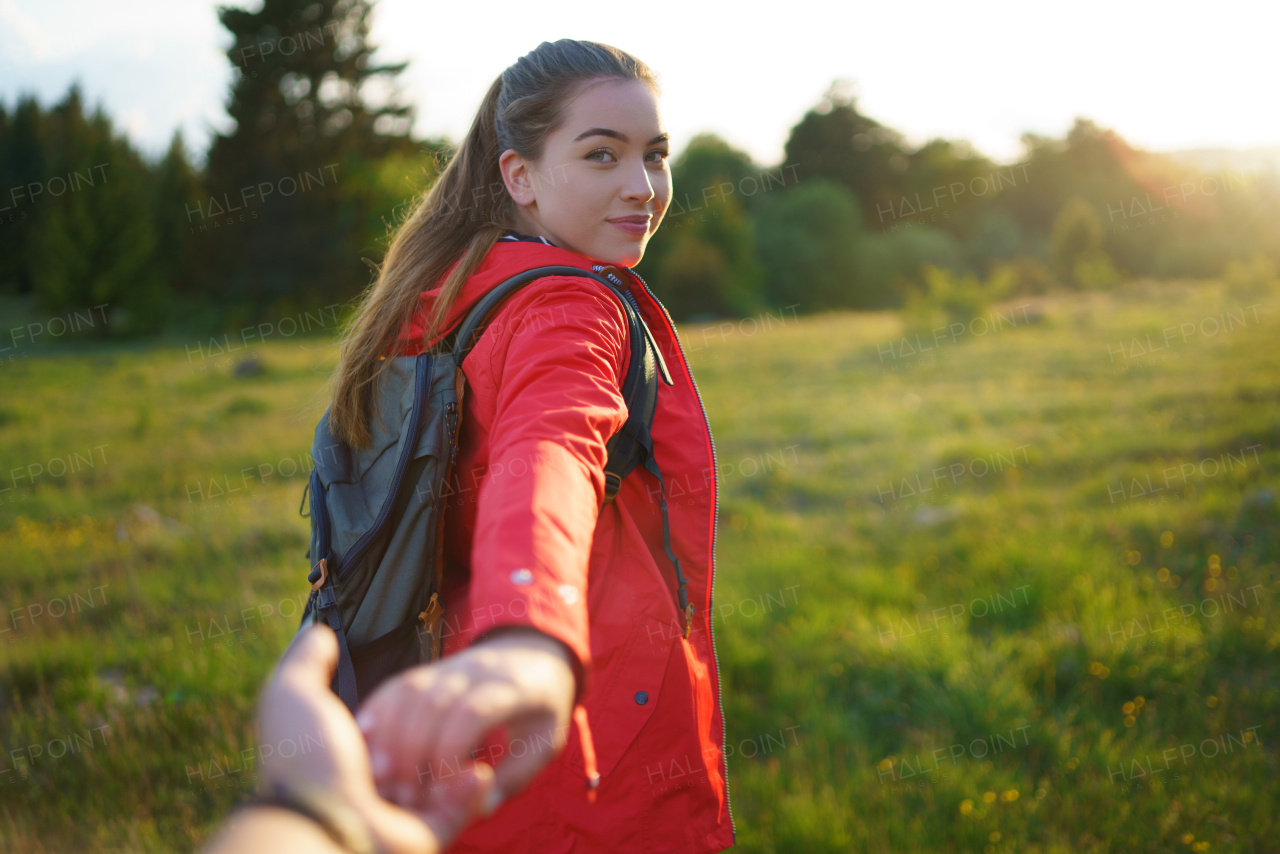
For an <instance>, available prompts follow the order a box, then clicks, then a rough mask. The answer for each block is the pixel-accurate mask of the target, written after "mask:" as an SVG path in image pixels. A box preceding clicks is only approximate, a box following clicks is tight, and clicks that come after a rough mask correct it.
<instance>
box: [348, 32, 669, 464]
mask: <svg viewBox="0 0 1280 854" xmlns="http://www.w3.org/2000/svg"><path fill="white" fill-rule="evenodd" d="M601 79H605V80H608V79H621V80H643V81H644V82H646V83H647V84H649V85H650V86H652V87H653V88H654V89H655V91H656V89H657V79H656V78H655V76H654V74H653V72H652V71H650V70H649V67H648V66H647V65H645V64H644V63H643V62H641V61H640V60H638V59H636V58H635V57H634V56H631V55H630V54H629V53H626V52H625V51H621V50H618V49H617V48H615V47H610V46H609V45H604V44H599V43H597V42H589V41H576V40H573V39H560V40H559V41H555V42H543V43H542V44H540V45H538V47H537V48H536V49H535V50H533V51H530V52H529V53H527V54H525V55H524V56H522V57H521V58H520V59H519V60H518V61H517V62H516V63H515V64H514V65H512V66H511V67H510V68H508V69H507V70H506V71H504V72H502V74H501V75H499V76H498V79H497V80H494V81H493V85H491V86H490V87H489V91H488V93H487V94H486V95H485V96H484V101H483V102H481V104H480V109H479V111H478V112H477V113H476V117H475V120H474V121H473V122H472V123H471V129H470V130H469V131H467V136H466V139H464V140H463V141H462V145H461V146H460V147H459V149H458V151H457V153H456V154H455V155H454V157H453V159H452V160H450V162H449V164H448V166H446V167H445V169H444V172H443V173H442V174H441V175H440V177H439V179H438V180H437V181H436V183H435V185H434V186H432V188H431V190H430V191H429V192H428V193H427V195H426V197H425V198H424V199H423V201H422V203H421V204H419V205H418V207H417V209H416V210H414V211H413V213H412V214H410V215H409V217H408V218H407V219H405V221H404V222H403V223H402V224H401V225H400V226H398V227H397V228H396V230H395V233H394V235H393V237H392V239H391V245H390V247H389V248H388V250H387V255H386V258H385V259H384V260H383V262H382V265H381V266H380V268H379V270H378V278H377V280H376V281H375V282H374V283H373V284H372V285H371V286H370V287H369V288H368V290H366V291H365V292H364V294H363V295H362V296H361V297H360V300H359V302H358V309H357V311H356V313H355V315H354V317H353V319H352V320H351V322H350V324H349V325H348V327H347V330H346V333H345V335H344V340H343V344H342V355H341V361H340V363H339V365H338V369H337V371H336V372H335V374H334V376H335V381H334V388H333V404H332V407H331V409H330V411H329V429H330V430H331V431H332V433H333V435H334V436H335V437H337V438H338V439H339V440H341V441H343V442H346V443H347V444H348V445H350V446H352V447H356V448H362V447H365V446H367V445H368V444H369V442H370V440H371V438H372V436H371V432H370V416H371V414H372V409H373V401H374V399H375V396H376V394H377V390H378V387H379V385H380V383H381V380H382V377H383V375H384V372H385V370H386V368H387V367H388V365H389V361H390V360H383V359H380V358H379V357H381V356H383V355H385V354H386V353H387V351H388V350H389V348H391V347H392V346H393V345H394V344H395V342H396V340H397V339H398V338H399V336H400V334H401V332H402V330H403V329H404V328H405V325H406V324H407V323H408V322H409V321H410V320H412V318H413V314H414V312H415V311H416V310H417V308H418V305H419V299H418V297H419V294H420V292H421V291H423V290H425V289H428V288H431V287H433V286H434V285H435V284H436V283H437V282H438V281H439V280H440V278H441V277H442V276H445V274H446V273H448V277H447V279H446V280H445V281H444V282H443V287H442V288H441V290H440V295H439V296H438V297H437V299H436V300H435V303H434V307H433V310H432V311H431V312H430V316H429V317H428V319H427V323H426V324H425V327H426V328H425V330H424V332H423V343H424V346H425V344H426V343H427V342H429V341H430V340H431V339H432V338H434V337H435V335H436V333H437V331H438V330H439V329H440V326H441V323H442V322H443V320H444V318H445V317H446V316H447V315H448V312H449V308H450V306H452V305H453V302H454V300H455V299H457V296H458V293H459V291H461V290H462V286H463V284H465V282H466V281H467V279H468V277H470V276H471V274H472V273H474V272H475V270H476V269H477V268H478V267H479V266H480V264H481V262H482V261H483V260H484V258H485V256H486V255H487V254H488V253H489V250H490V249H492V248H493V244H494V243H495V242H496V241H497V239H498V238H499V237H501V236H502V235H503V234H504V233H505V232H506V231H508V230H509V229H512V228H515V227H516V217H515V213H516V206H515V200H513V199H512V198H511V195H510V194H509V193H508V192H507V191H506V186H505V184H504V183H503V180H502V173H501V171H500V170H499V169H498V158H499V156H500V155H501V154H502V152H504V151H506V150H507V149H513V150H515V151H516V153H518V154H519V155H520V156H521V157H523V158H525V159H526V160H530V161H537V160H539V159H540V158H541V156H542V153H543V146H544V143H545V141H546V137H547V134H549V133H551V132H552V131H553V130H555V129H556V128H557V127H559V126H560V124H561V122H562V121H563V116H564V107H565V105H566V104H567V103H568V101H569V100H570V99H571V98H572V97H573V96H574V95H576V94H577V93H578V92H579V91H581V88H582V87H583V86H585V85H586V84H587V83H589V82H594V81H596V80H601ZM455 262H457V266H456V267H454V269H453V271H452V272H449V268H450V266H452V265H453V264H454V263H455Z"/></svg>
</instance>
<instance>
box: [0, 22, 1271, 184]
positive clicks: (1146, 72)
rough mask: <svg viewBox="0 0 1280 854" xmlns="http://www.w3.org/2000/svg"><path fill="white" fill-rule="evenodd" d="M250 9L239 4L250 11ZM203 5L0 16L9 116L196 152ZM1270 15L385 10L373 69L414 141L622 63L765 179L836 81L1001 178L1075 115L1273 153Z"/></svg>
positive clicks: (210, 99)
mask: <svg viewBox="0 0 1280 854" xmlns="http://www.w3.org/2000/svg"><path fill="white" fill-rule="evenodd" d="M259 3H260V0H257V2H243V3H240V4H239V5H244V6H246V7H248V8H258V7H259ZM216 6H217V3H214V2H208V0H113V2H110V3H102V2H93V1H92V0H0V99H3V101H4V102H5V103H6V104H10V105H12V103H13V101H14V100H15V98H16V97H17V95H18V94H19V93H28V92H33V93H35V94H36V95H37V97H39V98H40V99H41V100H42V101H43V102H45V103H51V102H53V101H54V100H56V99H58V98H60V97H61V96H62V95H63V94H64V93H65V92H66V89H67V87H68V86H69V85H70V84H71V83H72V82H73V81H79V82H80V83H81V86H82V88H83V90H84V92H85V95H86V99H87V101H88V102H89V103H90V104H98V103H100V104H102V105H103V107H104V109H105V110H106V111H107V112H108V113H109V114H110V115H111V116H112V117H113V118H114V119H115V121H116V123H117V125H118V126H119V127H121V128H123V129H124V130H125V131H126V132H127V133H128V135H129V136H130V137H131V138H132V139H133V140H134V142H135V143H137V144H138V145H139V146H140V147H141V148H142V149H143V151H145V152H147V153H148V154H151V155H157V154H159V153H161V152H162V151H163V150H164V149H165V148H166V147H167V146H168V143H169V140H170V138H171V136H172V134H173V132H174V130H175V129H178V128H181V129H182V131H183V134H184V137H185V139H186V140H187V143H188V146H189V148H191V149H192V150H193V151H194V152H195V153H197V154H199V153H200V152H202V151H203V150H204V148H205V147H206V145H207V141H208V138H209V135H210V133H211V132H212V131H213V130H214V129H225V128H227V127H228V120H227V117H226V114H225V112H224V111H223V109H222V103H223V102H224V101H225V99H226V94H227V92H228V90H229V87H230V83H231V76H232V74H231V66H230V64H229V63H228V61H227V59H226V56H225V54H224V53H223V51H224V50H225V48H226V46H227V45H228V44H229V43H230V38H229V36H228V35H227V34H226V32H225V31H224V30H223V29H222V28H221V26H220V25H219V24H218V21H217V15H216ZM1277 31H1280V3H1276V2H1274V0H1261V1H1260V0H1254V2H1240V0H1225V2H1215V3H1212V4H1205V3H1202V2H1199V3H1194V4H1193V3H1178V2H1162V3H1152V2H1125V0H1106V2H1095V0H1077V2H1074V3H1071V4H1062V3H1047V2H1046V3H1026V2H1017V3H1015V2H1001V1H999V0H988V1H987V2H970V3H964V4H962V3H957V2H954V0H952V2H915V3H910V4H908V3H903V2H897V3H894V2H878V3H874V4H872V3H860V2H841V3H823V2H797V1H796V0H792V2H786V3H772V4H764V3H752V2H738V3H732V4H730V3H725V2H723V0H720V2H698V0H692V1H691V0H685V1H684V2H680V3H675V4H670V3H653V4H635V5H631V4H617V3H585V2H563V0H537V2H525V3H514V2H506V0H483V2H467V3H457V2H455V3H430V2H426V0H379V2H378V4H377V6H376V11H375V17H374V22H373V30H372V41H373V43H374V44H375V45H377V46H378V47H379V54H378V56H379V58H381V59H384V60H386V61H399V60H408V61H409V67H408V69H407V70H406V71H405V73H404V74H403V75H401V81H402V84H403V87H404V90H405V94H406V95H407V96H408V98H409V100H410V101H412V102H413V103H414V104H415V105H416V107H417V120H416V123H415V125H414V133H415V135H417V136H420V137H422V136H440V135H444V136H448V137H450V138H452V139H454V140H457V139H460V138H461V137H462V135H463V134H464V133H465V132H466V129H467V127H468V125H469V124H470V122H471V119H472V117H473V115H474V113H475V110H476V107H477V106H478V104H479V102H480V98H481V96H482V95H483V93H484V91H485V89H486V88H487V87H488V85H489V84H490V83H491V82H492V81H493V79H494V78H495V77H497V75H498V74H499V73H501V72H502V70H503V69H504V68H505V67H506V66H508V65H510V64H511V63H512V62H514V61H515V60H516V59H517V58H519V57H520V56H521V55H522V54H524V53H526V52H528V51H529V50H531V49H533V48H534V47H536V46H537V44H538V43H539V42H541V41H544V40H554V39H557V38H566V37H567V38H579V39H591V40H594V41H600V42H605V43H608V44H612V45H615V46H617V47H620V48H622V49H624V50H626V51H628V52H630V53H632V54H634V55H636V56H638V57H639V58H640V59H642V60H643V61H644V62H646V63H647V64H648V65H649V66H650V67H651V68H653V69H654V70H655V71H656V72H657V73H658V75H659V77H660V81H661V84H662V87H663V93H664V94H663V98H662V109H663V114H664V118H665V121H666V124H667V128H668V130H669V132H670V133H671V134H672V138H673V147H674V148H675V150H676V151H679V150H680V148H682V143H681V141H682V140H687V139H688V138H689V137H691V136H692V135H694V134H696V133H699V132H704V131H709V132H713V133H716V134H719V135H720V136H721V137H723V138H725V139H726V140H728V141H729V142H730V143H731V144H733V145H734V146H736V147H738V148H740V149H743V150H745V151H747V152H748V153H750V154H751V155H752V157H753V158H755V160H756V161H757V162H759V163H760V164H762V165H771V164H777V163H780V162H781V160H782V156H783V144H784V143H785V142H786V138H787V133H788V131H789V129H790V128H791V126H792V125H794V124H795V123H796V122H797V121H798V120H799V119H800V118H801V117H802V116H803V115H804V113H805V111H806V110H808V109H809V108H810V107H812V106H813V105H814V104H815V103H816V102H817V101H818V99H819V98H820V97H821V96H822V94H823V92H825V91H826V90H827V88H828V86H829V85H830V84H831V82H832V81H833V80H835V79H844V80H850V81H853V84H854V87H855V92H856V93H857V95H858V106H859V109H860V110H861V111H862V112H864V113H865V114H867V115H869V116H871V117H872V118H874V119H876V120H877V121H879V122H881V123H882V124H886V125H889V126H890V127H894V128H896V129H897V130H899V131H902V132H903V133H904V134H905V135H906V137H907V139H908V140H909V141H910V142H912V143H915V144H920V143H923V142H925V141H926V140H928V139H931V138H934V137H939V136H941V137H945V138H948V139H953V140H967V141H969V142H970V143H972V144H973V146H974V147H976V148H977V149H978V150H980V151H982V152H983V153H985V154H987V155H988V156H990V157H993V158H995V159H996V160H998V161H1002V162H1007V161H1011V160H1013V159H1015V158H1017V157H1018V155H1019V154H1020V152H1021V150H1022V146H1021V143H1020V138H1021V135H1022V134H1023V133H1025V132H1032V133H1037V134H1041V135H1050V136H1061V135H1062V134H1063V133H1065V131H1066V130H1067V129H1068V128H1069V127H1070V126H1071V123H1072V121H1073V119H1074V118H1075V117H1076V116H1084V117H1087V118H1091V119H1093V120H1094V121H1095V122H1097V123H1098V124H1100V125H1102V126H1103V127H1109V128H1113V129H1115V130H1116V131H1118V132H1119V133H1120V134H1121V135H1122V136H1124V137H1125V138H1126V139H1127V140H1128V141H1129V142H1130V143H1131V144H1133V145H1135V146H1137V147H1140V148H1145V149H1147V150H1152V151H1174V150H1183V149H1191V148H1242V149H1243V148H1253V147H1260V146H1274V145H1280V110H1278V109H1277V108H1276V105H1277V102H1278V101H1280V96H1278V93H1280V85H1277V84H1280V70H1278V69H1280V66H1277V65H1276V62H1275V47H1274V38H1275V33H1276V32H1277Z"/></svg>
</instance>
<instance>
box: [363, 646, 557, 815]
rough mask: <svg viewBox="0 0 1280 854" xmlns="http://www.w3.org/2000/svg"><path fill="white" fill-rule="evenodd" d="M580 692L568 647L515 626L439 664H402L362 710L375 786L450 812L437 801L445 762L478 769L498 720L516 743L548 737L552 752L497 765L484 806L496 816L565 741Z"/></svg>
mask: <svg viewBox="0 0 1280 854" xmlns="http://www.w3.org/2000/svg"><path fill="white" fill-rule="evenodd" d="M574 690H575V680H574V673H573V669H572V666H571V664H570V653H569V652H568V650H567V648H566V647H565V646H564V645H563V644H562V643H560V642H559V641H557V640H555V639H553V638H550V637H548V636H546V635H544V634H542V633H541V632H538V631H536V630H533V629H525V628H518V627H512V628H508V629H501V630H498V631H497V632H495V633H494V634H492V635H491V636H490V638H489V639H487V640H485V641H483V642H481V643H477V644H475V645H473V646H472V647H470V648H469V649H466V650H463V651H462V652H459V653H457V654H456V655H451V656H450V657H448V658H446V659H444V660H443V661H440V662H438V663H436V664H432V665H427V666H421V667H415V668H413V669H411V670H407V671H405V672H404V673H403V674H401V675H399V676H396V677H394V678H392V679H390V680H388V681H387V682H386V683H385V684H383V685H382V686H381V687H380V688H379V689H378V690H377V691H375V692H374V694H373V696H371V697H370V698H369V700H368V701H367V702H365V703H364V704H363V705H362V707H361V709H360V712H359V714H358V715H357V716H356V720H357V722H358V723H359V725H360V728H361V729H362V730H363V731H364V734H365V739H366V741H367V742H368V745H369V755H370V757H371V758H372V765H373V774H374V779H375V781H376V783H377V787H378V792H379V793H380V794H381V795H382V796H383V797H385V798H387V799H388V800H391V801H394V802H396V803H398V804H400V805H401V806H403V807H405V808H406V809H412V810H426V809H428V808H430V809H431V810H432V811H433V812H438V811H439V810H441V809H446V810H447V807H446V806H444V805H441V804H438V803H437V801H438V800H439V797H438V796H437V794H436V790H437V789H438V788H441V787H434V788H433V782H434V781H437V780H439V779H440V776H441V775H440V773H439V769H442V768H443V767H444V766H443V765H442V763H445V764H447V766H448V768H449V769H450V771H453V770H455V769H457V768H459V767H460V766H461V767H462V768H464V769H465V768H467V767H469V766H471V753H472V751H473V750H476V749H477V748H479V747H481V746H482V745H483V744H484V743H485V742H484V740H483V739H484V736H485V735H486V734H487V733H489V732H490V731H491V730H493V729H494V728H495V727H498V726H502V725H505V726H506V728H507V737H508V738H509V739H511V740H515V739H525V740H526V742H527V743H529V744H534V745H536V744H538V743H539V739H540V738H541V739H546V741H549V742H550V743H551V744H552V745H553V746H554V750H536V749H535V750H527V751H525V753H524V754H523V755H521V756H515V755H514V753H513V754H511V755H510V756H508V758H506V759H505V760H504V761H502V762H501V763H499V764H498V766H497V769H496V785H494V786H493V787H492V788H490V789H488V790H487V791H486V798H485V803H484V804H483V806H482V808H481V811H482V814H484V815H488V814H490V813H492V812H493V810H495V809H497V807H498V805H500V804H501V803H502V801H504V800H505V799H506V798H508V797H510V796H511V795H514V794H515V793H516V792H518V791H519V790H520V789H522V788H523V787H524V786H525V785H527V784H528V783H529V782H530V781H531V780H532V779H533V778H534V776H536V775H537V773H538V772H539V771H540V770H542V768H543V766H545V765H546V764H547V763H548V762H550V761H551V759H552V758H554V756H555V754H556V753H558V752H559V750H560V749H561V748H563V747H564V744H565V742H566V740H567V732H568V724H569V720H570V716H571V714H572V711H573V699H574ZM546 741H543V742H542V743H544V744H545V743H546ZM475 767H487V766H484V765H483V763H481V764H480V765H476V766H475ZM433 769H434V770H433ZM450 783H451V784H452V780H451V781H450ZM451 789H452V785H451V786H450V787H449V790H451ZM458 797H460V796H459V795H453V799H455V800H456V798H458ZM445 800H446V802H447V801H448V798H446V799H445ZM429 814H432V813H429Z"/></svg>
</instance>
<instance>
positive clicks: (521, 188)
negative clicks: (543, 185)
mask: <svg viewBox="0 0 1280 854" xmlns="http://www.w3.org/2000/svg"><path fill="white" fill-rule="evenodd" d="M498 169H499V170H500V171H501V172H502V183H504V184H506V186H507V192H508V193H510V194H511V198H512V199H514V200H515V203H516V204H518V205H520V206H521V207H524V206H527V205H531V204H533V203H534V202H535V201H537V194H536V193H534V190H533V180H532V179H533V169H532V164H531V163H529V161H527V160H525V159H524V158H523V157H521V156H520V155H519V154H517V153H516V150H515V149H514V148H508V149H507V150H506V151H504V152H502V156H500V157H499V158H498Z"/></svg>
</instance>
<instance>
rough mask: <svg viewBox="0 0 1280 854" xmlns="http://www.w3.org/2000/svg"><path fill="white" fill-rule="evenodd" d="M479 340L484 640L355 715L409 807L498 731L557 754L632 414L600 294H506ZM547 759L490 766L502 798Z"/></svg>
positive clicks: (384, 691)
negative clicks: (609, 493) (600, 522)
mask: <svg viewBox="0 0 1280 854" xmlns="http://www.w3.org/2000/svg"><path fill="white" fill-rule="evenodd" d="M539 317H540V318H544V319H545V320H544V321H541V322H534V321H532V320H530V321H529V322H520V321H521V319H525V320H528V319H530V318H539ZM486 335H494V336H495V338H494V339H493V340H492V342H491V346H492V350H491V353H492V355H491V362H490V363H489V365H483V364H481V365H477V366H476V370H477V371H480V370H485V369H489V370H492V371H493V373H494V377H493V379H494V382H495V384H496V386H497V388H498V392H497V397H496V399H495V400H493V401H492V405H493V407H494V410H493V420H492V424H491V427H490V430H489V445H488V448H489V454H488V459H487V461H485V465H486V466H487V474H486V476H485V478H484V480H483V481H482V482H481V485H480V490H479V496H478V506H477V509H476V522H475V529H474V541H473V543H472V549H471V582H470V586H469V593H468V599H469V605H470V609H471V611H470V626H469V627H468V628H467V629H466V630H465V631H464V633H463V638H464V642H467V641H475V640H476V639H477V638H483V641H482V642H480V643H474V644H473V645H472V646H470V648H468V649H465V650H463V651H462V652H459V653H457V654H456V655H451V656H449V657H448V658H446V659H445V660H444V661H442V662H439V663H438V664H435V665H432V666H430V667H422V668H415V669H414V670H413V671H410V672H409V673H406V674H405V675H403V676H402V677H399V678H396V679H393V680H390V681H389V682H388V683H387V684H386V685H384V686H383V687H382V688H380V689H379V690H378V691H377V692H375V693H374V694H373V695H372V696H371V697H370V698H369V700H368V702H367V703H366V704H365V705H364V707H363V708H362V710H361V715H360V719H361V721H362V726H363V727H364V728H365V732H366V736H367V738H368V740H369V744H370V752H371V754H372V755H373V758H374V772H375V775H376V776H377V778H378V782H379V791H380V792H382V793H383V794H384V796H386V797H389V798H392V799H395V800H396V801H397V802H399V803H402V804H405V805H420V803H425V802H426V801H422V802H420V801H419V800H418V799H419V798H429V797H430V795H429V793H427V792H424V791H423V787H422V784H421V781H422V779H423V776H422V774H423V769H428V768H431V767H437V768H439V767H443V766H442V765H441V763H447V764H448V766H449V767H451V768H452V767H457V762H458V761H459V759H460V758H461V761H463V762H464V763H466V762H469V761H470V759H469V754H470V753H471V751H473V750H475V749H477V748H479V747H482V746H483V742H482V738H483V737H484V736H485V734H486V733H487V732H489V731H490V730H492V729H494V728H495V727H497V726H499V725H505V726H506V728H507V735H508V737H509V738H511V739H515V738H524V739H525V740H526V741H527V742H528V743H551V744H553V745H554V746H555V750H556V751H558V750H559V749H560V748H561V747H563V745H564V743H565V742H566V741H567V738H568V729H569V722H570V718H571V714H572V711H573V706H574V704H575V702H576V701H577V700H578V698H579V697H580V696H581V693H582V691H583V690H584V687H585V685H584V682H585V677H586V674H587V673H588V672H589V669H590V662H591V658H590V656H591V654H590V643H589V637H588V625H587V566H588V562H589V559H590V555H591V544H592V539H593V535H594V532H595V526H596V521H597V518H598V516H599V512H600V505H601V502H602V500H603V497H604V465H605V462H606V461H607V457H608V454H607V451H606V447H605V445H606V443H607V442H608V440H609V438H610V437H611V436H612V435H613V434H614V433H615V432H617V430H618V429H619V428H620V427H621V426H622V424H623V423H624V422H625V421H626V417H627V409H626V403H625V401H624V400H623V399H622V395H621V392H620V390H619V387H620V386H621V384H622V380H623V378H624V377H625V371H626V364H627V359H628V355H629V351H628V349H627V344H628V342H627V326H626V318H625V315H624V314H623V309H622V307H621V306H620V305H619V303H618V301H617V299H616V298H615V297H613V296H612V295H610V294H608V293H607V292H605V290H604V289H603V286H601V285H599V284H596V283H593V282H590V281H588V280H583V279H575V278H567V277H551V278H548V279H545V280H541V281H539V282H536V283H534V284H531V285H529V286H527V287H526V288H525V289H524V290H522V291H520V292H518V293H517V294H516V295H515V296H513V297H512V298H511V302H510V303H509V304H508V305H507V306H505V307H504V309H503V311H502V313H501V314H500V315H499V316H498V318H497V319H496V320H495V323H494V324H493V325H492V326H491V327H490V329H489V330H488V331H487V332H486ZM486 355H487V353H482V352H480V351H478V350H477V351H475V352H474V353H473V356H472V357H471V358H473V359H474V358H476V357H480V358H485V357H486ZM463 417H464V418H465V417H466V415H465V414H464V416H463ZM463 619H464V621H466V620H468V617H467V616H466V615H464V617H463ZM425 721H433V722H434V721H439V722H440V723H439V726H431V727H426V726H424V725H423V724H424V722H425ZM539 737H545V738H547V739H549V742H539ZM554 753H555V751H548V750H544V751H529V752H528V753H527V754H525V756H524V757H523V758H522V759H517V758H514V757H508V758H507V759H506V760H505V761H503V762H501V763H499V764H498V766H497V769H496V770H497V781H498V786H497V793H498V794H496V795H495V797H509V796H511V795H513V794H514V793H515V792H516V791H518V790H519V789H520V788H522V787H523V786H524V785H525V784H527V783H528V782H529V781H530V780H531V779H532V778H533V777H534V775H535V774H536V773H537V772H538V771H539V770H540V769H541V768H542V767H543V766H544V765H545V764H546V763H547V762H549V761H550V760H551V759H552V758H553V756H554ZM427 773H428V774H430V773H431V772H427Z"/></svg>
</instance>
